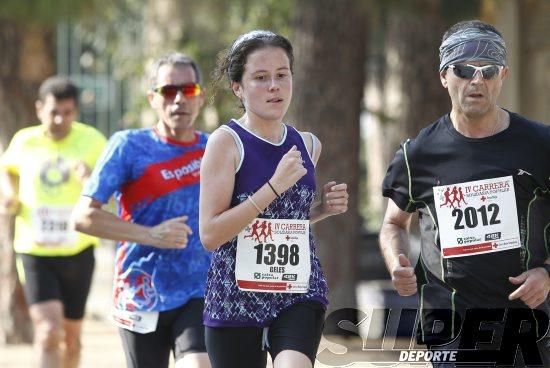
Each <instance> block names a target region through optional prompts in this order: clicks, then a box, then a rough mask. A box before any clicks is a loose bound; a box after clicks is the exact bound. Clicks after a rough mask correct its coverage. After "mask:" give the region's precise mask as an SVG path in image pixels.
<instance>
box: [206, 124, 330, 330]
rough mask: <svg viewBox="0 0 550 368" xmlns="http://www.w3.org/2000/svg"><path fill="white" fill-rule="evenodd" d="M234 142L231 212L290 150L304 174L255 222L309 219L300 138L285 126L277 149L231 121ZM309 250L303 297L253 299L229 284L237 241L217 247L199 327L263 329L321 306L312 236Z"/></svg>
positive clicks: (323, 286) (311, 175) (310, 194)
mask: <svg viewBox="0 0 550 368" xmlns="http://www.w3.org/2000/svg"><path fill="white" fill-rule="evenodd" d="M224 129H226V130H231V131H232V133H234V137H235V138H236V139H237V140H240V142H241V143H242V148H243V150H244V154H243V156H244V157H243V159H242V162H241V165H240V167H239V169H238V171H237V173H236V174H235V188H234V190H233V196H232V199H231V206H232V207H234V206H236V205H238V204H239V203H241V202H244V201H245V200H246V199H247V198H248V196H249V195H252V194H253V193H255V192H256V191H257V190H258V189H259V188H260V187H262V186H263V185H264V184H265V183H266V182H267V181H268V180H269V179H270V178H271V177H272V176H273V173H274V172H275V168H276V167H277V165H278V163H279V161H280V160H281V158H282V157H283V155H284V154H285V153H287V152H288V151H289V150H290V148H292V146H293V145H295V146H296V147H297V148H298V150H299V151H300V152H301V153H302V157H303V158H304V160H305V163H304V166H305V168H306V169H307V174H306V175H304V176H303V177H302V178H301V179H300V180H299V181H298V182H297V183H296V184H295V185H294V186H292V187H291V188H290V189H288V190H287V191H286V192H284V193H283V194H282V195H281V197H280V198H276V199H275V200H274V201H273V202H271V204H270V205H269V206H268V207H267V208H266V210H265V211H264V212H263V213H262V214H260V215H259V216H258V217H260V218H272V219H279V218H284V219H299V220H304V219H309V215H310V208H311V204H312V203H313V201H314V199H315V190H316V186H315V168H314V166H313V162H312V161H311V159H310V158H309V154H308V152H307V149H306V146H305V144H304V141H303V140H302V137H301V136H300V133H298V132H297V131H296V130H295V129H294V128H293V127H291V126H288V125H285V134H284V138H283V140H282V142H281V143H280V144H274V143H270V142H268V141H265V140H263V139H262V138H259V137H258V136H256V135H254V134H253V133H251V132H250V131H248V130H247V129H245V128H244V127H242V126H241V125H239V124H238V123H237V122H236V121H234V120H232V121H231V122H229V124H227V125H226V126H224ZM309 244H310V250H311V276H310V279H309V290H308V291H307V293H303V294H292V293H259V292H251V291H241V290H239V288H238V287H237V284H236V281H235V260H236V254H237V238H236V237H235V238H233V239H232V240H231V241H229V242H227V243H225V244H223V245H222V246H221V247H220V248H218V249H217V250H216V251H215V252H214V253H213V255H212V262H211V264H210V269H209V271H208V277H207V281H206V294H205V306H204V324H205V325H206V326H210V327H266V326H269V325H270V324H271V322H272V321H273V320H274V319H275V318H277V316H278V315H279V313H280V312H281V311H282V310H284V309H285V308H288V307H289V306H291V305H293V304H295V303H298V302H301V301H305V300H316V301H319V302H320V303H322V304H324V305H327V304H328V300H327V292H328V287H327V281H326V279H325V276H324V275H323V271H322V270H321V264H320V262H319V259H318V258H317V254H316V251H315V241H314V239H313V235H312V232H310V235H309Z"/></svg>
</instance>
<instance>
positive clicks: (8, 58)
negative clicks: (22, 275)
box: [0, 19, 54, 343]
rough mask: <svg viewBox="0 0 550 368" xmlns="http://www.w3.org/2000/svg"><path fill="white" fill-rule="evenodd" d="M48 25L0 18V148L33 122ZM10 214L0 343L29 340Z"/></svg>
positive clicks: (50, 66)
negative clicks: (41, 25)
mask: <svg viewBox="0 0 550 368" xmlns="http://www.w3.org/2000/svg"><path fill="white" fill-rule="evenodd" d="M52 35H53V32H52V31H51V29H50V28H46V27H39V26H33V25H30V24H28V23H25V24H22V23H17V22H15V21H12V20H6V19H2V20H0V50H9V51H8V52H6V51H4V52H3V53H2V57H1V58H0V116H1V117H2V122H1V124H0V152H2V151H3V150H5V149H6V147H7V145H8V144H9V141H10V140H11V138H12V136H13V134H14V133H15V132H16V131H17V130H19V129H21V128H23V127H25V126H26V125H28V124H30V123H33V122H36V115H35V108H34V101H35V100H36V94H37V90H38V87H39V85H40V83H41V82H42V81H43V80H44V79H45V78H46V77H48V76H49V75H51V74H53V72H54V58H53V51H52V50H54V47H53V37H52ZM12 230H13V218H10V217H8V216H0V257H1V258H0V343H18V342H30V341H31V339H32V327H31V323H30V320H29V316H28V312H27V306H26V304H25V299H24V297H23V293H22V290H21V285H20V284H19V281H18V279H17V274H16V270H15V262H14V256H13V255H14V254H13V246H12V244H13V243H12V236H13V231H12Z"/></svg>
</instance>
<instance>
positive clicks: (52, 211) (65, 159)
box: [0, 76, 105, 367]
mask: <svg viewBox="0 0 550 368" xmlns="http://www.w3.org/2000/svg"><path fill="white" fill-rule="evenodd" d="M38 94H39V99H38V101H37V102H36V113H37V116H38V119H39V120H40V123H41V124H40V125H38V126H33V127H29V128H24V129H22V130H20V131H19V132H17V133H16V134H15V136H14V137H13V139H12V141H11V143H10V145H9V147H8V149H7V150H6V152H4V154H3V155H1V156H0V193H1V194H0V211H3V212H4V213H11V214H16V223H15V238H14V248H15V252H16V253H17V265H18V273H19V277H20V279H21V282H22V284H23V290H24V292H25V297H26V299H27V303H28V304H29V305H30V308H29V312H30V316H31V319H32V322H33V326H34V330H35V339H34V341H35V348H36V352H37V360H38V361H37V366H40V367H59V366H63V367H76V366H77V365H78V361H79V357H80V349H81V344H80V334H81V328H82V318H83V316H84V309H85V305H86V299H87V297H88V292H89V290H90V284H91V280H92V273H93V269H94V253H93V247H94V246H96V245H98V244H99V242H98V239H97V238H94V237H91V236H88V235H85V234H81V233H77V232H74V231H72V230H71V227H70V226H69V219H70V214H71V211H72V207H73V206H74V204H75V203H76V201H77V199H78V197H79V195H80V192H81V190H82V184H83V182H84V181H85V180H86V179H87V177H88V176H89V174H90V172H91V169H92V168H93V166H94V165H95V162H96V160H97V158H98V156H99V154H100V153H101V151H102V150H103V148H104V145H105V137H104V136H103V135H102V134H101V133H100V132H99V131H97V130H96V129H94V128H92V127H90V126H87V125H84V124H82V123H79V122H76V121H74V120H75V118H76V116H77V114H78V88H77V87H76V86H75V85H74V84H73V83H72V82H71V81H70V80H68V79H67V78H64V77H58V76H55V77H51V78H49V79H47V80H45V81H44V82H43V83H42V85H41V86H40V89H39V93H38ZM62 363H63V364H62Z"/></svg>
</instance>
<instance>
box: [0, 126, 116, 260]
mask: <svg viewBox="0 0 550 368" xmlns="http://www.w3.org/2000/svg"><path fill="white" fill-rule="evenodd" d="M105 143H106V140H105V137H104V136H103V135H102V134H101V133H100V132H99V131H98V130H96V129H95V128H92V127H90V126H88V125H85V124H82V123H78V122H73V123H72V126H71V131H70V133H69V135H67V136H66V137H65V138H63V139H62V140H60V141H54V140H52V139H50V138H48V137H47V136H46V135H45V134H44V128H43V127H42V126H41V125H39V126H33V127H29V128H25V129H22V130H20V131H19V132H17V133H16V134H15V136H14V137H13V139H12V141H11V143H10V145H9V147H8V149H7V150H6V152H4V154H3V155H2V156H0V168H3V169H4V170H6V171H7V172H9V173H10V174H13V175H16V176H18V177H19V200H20V201H21V208H20V211H19V214H18V215H17V217H16V219H15V238H14V248H15V251H16V252H17V253H26V254H32V255H36V256H70V255H74V254H77V253H79V252H81V251H82V250H83V249H85V248H87V247H88V246H90V245H98V244H99V240H98V239H97V238H95V237H92V236H89V235H86V234H82V233H78V232H76V231H72V230H71V229H70V227H69V216H70V214H71V211H72V208H73V206H74V205H75V204H76V202H77V200H78V198H79V196H80V192H81V190H82V183H81V182H80V181H79V180H78V178H77V177H76V172H75V167H76V165H77V163H78V162H80V161H82V162H84V163H85V164H86V165H87V166H88V167H89V168H93V167H94V165H95V163H96V160H97V159H98V157H99V154H100V153H101V151H102V150H103V147H104V146H105Z"/></svg>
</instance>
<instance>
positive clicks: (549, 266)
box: [541, 263, 550, 276]
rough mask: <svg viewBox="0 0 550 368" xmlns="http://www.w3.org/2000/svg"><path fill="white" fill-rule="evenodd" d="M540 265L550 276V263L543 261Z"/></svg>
mask: <svg viewBox="0 0 550 368" xmlns="http://www.w3.org/2000/svg"><path fill="white" fill-rule="evenodd" d="M541 267H542V268H544V269H545V270H546V272H548V276H550V264H548V263H545V264H543V265H542V266H541Z"/></svg>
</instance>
